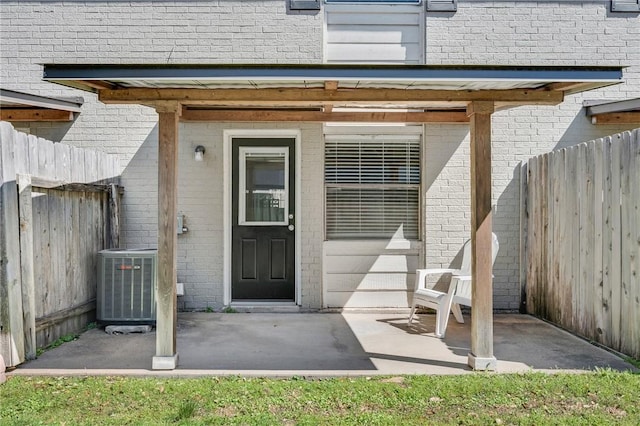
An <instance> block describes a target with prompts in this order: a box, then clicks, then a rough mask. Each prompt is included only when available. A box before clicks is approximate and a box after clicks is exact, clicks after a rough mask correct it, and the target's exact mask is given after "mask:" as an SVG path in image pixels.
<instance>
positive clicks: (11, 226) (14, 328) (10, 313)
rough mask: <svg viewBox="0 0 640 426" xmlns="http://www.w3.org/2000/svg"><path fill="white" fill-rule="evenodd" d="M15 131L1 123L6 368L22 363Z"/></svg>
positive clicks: (1, 299)
mask: <svg viewBox="0 0 640 426" xmlns="http://www.w3.org/2000/svg"><path fill="white" fill-rule="evenodd" d="M14 139H15V130H14V129H13V126H11V125H10V124H9V123H6V122H1V123H0V207H1V208H0V218H1V220H0V343H1V345H0V347H1V348H2V349H1V351H2V357H3V358H4V361H5V363H6V365H7V366H8V367H13V366H16V365H18V364H20V363H21V362H23V361H24V334H23V329H22V290H21V289H20V285H21V278H20V240H19V239H20V236H19V232H18V231H19V228H18V227H19V222H18V187H17V184H16V172H15V165H14Z"/></svg>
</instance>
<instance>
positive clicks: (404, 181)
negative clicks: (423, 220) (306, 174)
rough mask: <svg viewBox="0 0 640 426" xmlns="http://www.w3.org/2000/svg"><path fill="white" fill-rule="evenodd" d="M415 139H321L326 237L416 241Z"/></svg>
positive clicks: (417, 178)
mask: <svg viewBox="0 0 640 426" xmlns="http://www.w3.org/2000/svg"><path fill="white" fill-rule="evenodd" d="M420 139H421V137H420V135H327V136H326V140H325V185H326V188H325V189H326V203H325V205H326V237H327V239H330V240H335V239H350V238H351V239H355V238H390V237H392V236H394V235H400V236H403V237H404V238H407V239H417V238H418V228H419V227H418V217H419V208H420V207H419V206H420V202H419V200H420V192H419V188H420Z"/></svg>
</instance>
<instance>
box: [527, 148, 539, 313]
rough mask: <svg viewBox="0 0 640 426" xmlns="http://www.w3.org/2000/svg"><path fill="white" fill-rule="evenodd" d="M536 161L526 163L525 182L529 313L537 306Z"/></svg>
mask: <svg viewBox="0 0 640 426" xmlns="http://www.w3.org/2000/svg"><path fill="white" fill-rule="evenodd" d="M537 163H538V159H537V158H532V159H530V160H529V162H528V164H527V171H528V173H527V180H528V182H529V183H528V184H527V197H528V199H529V202H528V203H527V204H528V212H529V214H528V216H527V217H528V219H529V226H528V227H527V250H526V257H527V294H526V301H527V303H526V305H527V309H528V311H529V312H531V313H536V312H537V311H536V310H537V308H536V304H535V298H534V295H535V292H536V291H537V288H536V285H537V282H536V276H537V274H538V270H537V267H538V262H537V261H536V257H537V253H536V248H537V244H536V236H537V231H538V228H537V226H536V225H537V223H536V218H537V217H538V216H537V213H538V212H537V209H538V206H539V203H538V202H537V200H536V190H537V186H536V185H534V184H533V183H534V182H538V180H537V179H536V178H537V176H536V173H537V172H536V169H537Z"/></svg>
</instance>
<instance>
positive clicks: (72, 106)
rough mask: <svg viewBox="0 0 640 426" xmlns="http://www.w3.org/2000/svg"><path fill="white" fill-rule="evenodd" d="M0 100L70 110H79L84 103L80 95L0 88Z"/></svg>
mask: <svg viewBox="0 0 640 426" xmlns="http://www.w3.org/2000/svg"><path fill="white" fill-rule="evenodd" d="M0 102H9V103H15V104H19V105H25V106H32V107H40V108H47V109H55V110H62V111H70V112H81V109H80V107H81V106H82V104H83V103H84V99H83V98H82V97H74V98H54V97H50V96H41V95H33V94H30V93H24V92H17V91H15V90H8V89H0Z"/></svg>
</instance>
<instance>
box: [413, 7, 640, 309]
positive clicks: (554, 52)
mask: <svg viewBox="0 0 640 426" xmlns="http://www.w3.org/2000/svg"><path fill="white" fill-rule="evenodd" d="M608 8H609V1H594V2H581V1H538V2H533V1H518V2H513V1H475V0H460V1H459V2H458V11H457V12H456V13H455V14H436V13H428V14H427V20H426V22H427V28H426V44H427V52H426V58H427V63H428V64H461V63H464V64H477V65H487V64H495V65H625V66H628V68H626V69H625V71H624V79H625V82H624V83H623V84H620V85H617V86H612V87H609V88H605V89H601V90H597V91H592V92H587V93H585V94H583V95H574V96H568V97H567V98H566V100H565V102H564V103H563V104H562V105H559V106H557V107H549V106H541V107H521V108H516V109H512V110H509V111H502V112H498V113H496V114H495V115H494V116H493V122H492V123H493V136H492V137H493V141H492V157H493V165H492V170H493V205H494V206H495V208H496V210H495V211H494V217H493V224H494V231H495V232H496V234H497V235H498V237H499V239H500V252H499V254H498V258H497V259H496V264H495V266H494V274H495V279H494V303H495V307H496V308H498V309H510V310H513V309H517V308H518V306H519V300H520V289H519V284H518V266H519V260H518V259H519V252H518V250H519V202H520V200H519V185H520V180H519V175H518V173H517V165H518V163H519V162H520V161H521V160H526V159H528V158H530V157H532V156H535V155H538V154H541V153H544V152H548V151H551V150H553V149H559V148H562V147H566V146H568V145H573V144H576V143H579V142H582V141H587V140H591V139H595V138H598V137H601V136H604V135H608V134H612V133H616V132H619V131H621V130H624V129H625V127H623V126H597V127H596V126H593V125H591V124H590V123H589V121H588V120H587V118H586V116H585V115H584V111H583V110H582V109H581V107H582V101H583V100H585V99H617V100H621V99H626V98H637V97H640V47H639V46H640V44H639V41H638V40H639V37H640V18H639V17H638V14H612V13H610V12H609V11H608ZM632 127H634V126H632V125H629V126H627V127H626V128H632ZM425 128H426V131H425V132H426V140H427V159H426V167H427V171H426V172H427V175H428V179H427V180H428V182H429V185H428V186H427V188H426V194H427V209H426V212H425V214H426V217H425V220H426V225H427V226H426V228H427V229H426V234H427V246H426V252H427V259H426V262H427V265H428V266H430V267H447V266H449V265H450V264H451V263H452V262H454V264H456V262H459V261H460V259H459V250H460V249H461V247H462V244H463V242H464V240H465V239H466V238H468V237H469V235H470V223H469V222H470V213H469V212H470V207H469V189H468V188H469V137H468V130H467V129H466V127H463V126H442V125H427V126H425ZM456 256H458V257H456ZM458 264H459V263H458Z"/></svg>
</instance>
